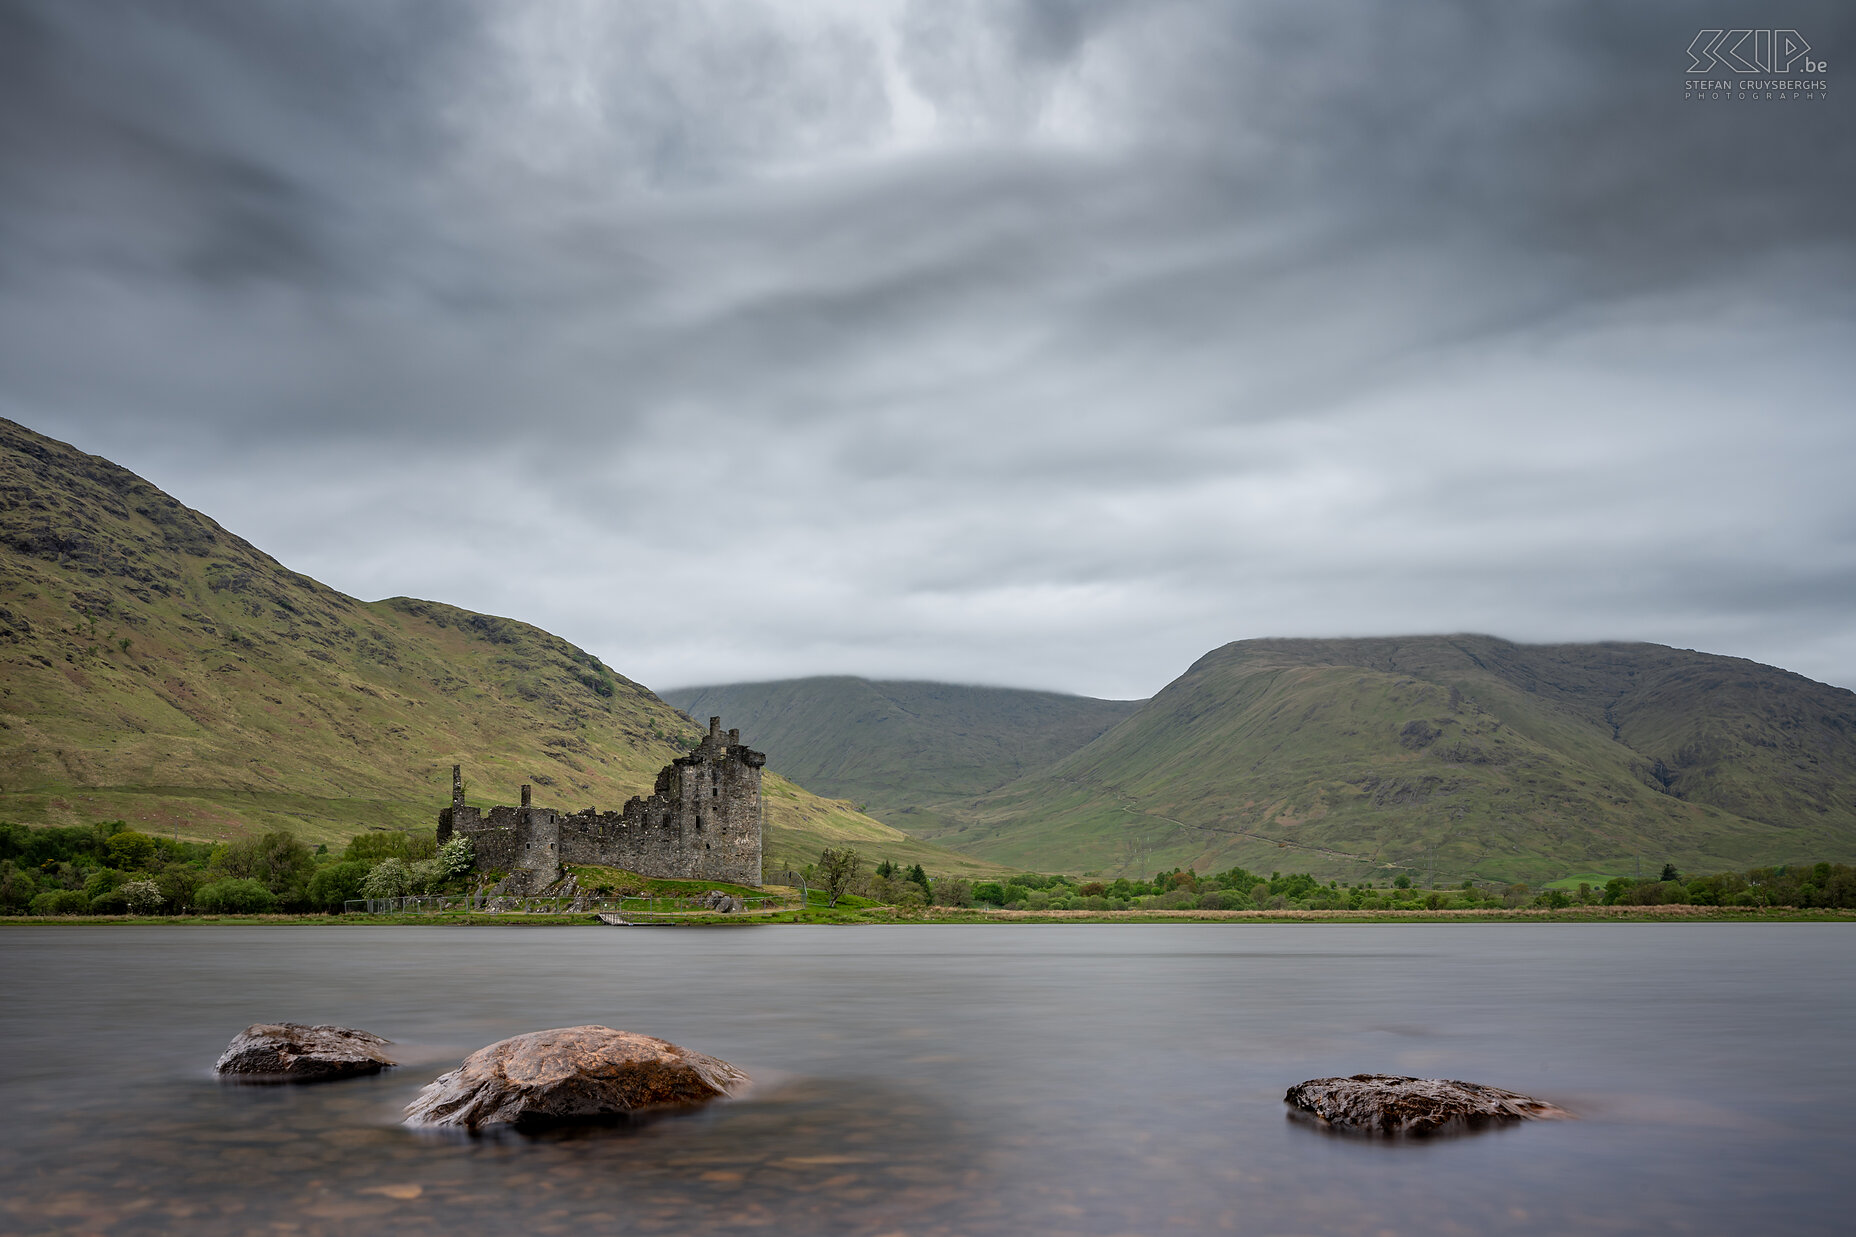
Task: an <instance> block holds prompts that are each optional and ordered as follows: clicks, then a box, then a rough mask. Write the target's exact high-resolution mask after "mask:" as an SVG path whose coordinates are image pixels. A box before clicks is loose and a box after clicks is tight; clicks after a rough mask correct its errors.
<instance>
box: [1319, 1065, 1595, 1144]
mask: <svg viewBox="0 0 1856 1237" xmlns="http://www.w3.org/2000/svg"><path fill="white" fill-rule="evenodd" d="M1283 1101H1284V1102H1285V1103H1287V1104H1289V1105H1291V1106H1292V1107H1293V1108H1295V1109H1296V1110H1297V1113H1298V1114H1306V1115H1307V1116H1309V1117H1311V1118H1313V1119H1314V1120H1316V1121H1318V1122H1320V1123H1321V1124H1322V1125H1324V1126H1330V1127H1332V1128H1334V1129H1338V1130H1346V1131H1351V1132H1356V1133H1361V1134H1436V1133H1442V1132H1448V1131H1451V1130H1456V1129H1464V1130H1470V1129H1478V1128H1480V1127H1482V1126H1486V1125H1495V1124H1502V1123H1506V1122H1510V1121H1535V1120H1543V1119H1553V1118H1562V1117H1570V1116H1572V1114H1571V1113H1569V1112H1567V1111H1566V1110H1565V1109H1564V1108H1558V1107H1555V1106H1554V1105H1552V1104H1549V1103H1547V1102H1546V1101H1545V1100H1537V1099H1535V1098H1533V1097H1532V1096H1529V1095H1520V1094H1517V1093H1516V1092H1513V1091H1504V1090H1502V1089H1501V1088H1500V1087H1485V1086H1483V1085H1482V1084H1480V1083H1475V1082H1456V1081H1453V1080H1451V1079H1447V1078H1406V1077H1402V1076H1400V1075H1397V1074H1355V1075H1353V1076H1352V1077H1350V1078H1313V1079H1310V1080H1309V1081H1307V1082H1299V1083H1297V1084H1296V1085H1295V1086H1293V1087H1290V1088H1289V1093H1288V1094H1287V1095H1285V1096H1283Z"/></svg>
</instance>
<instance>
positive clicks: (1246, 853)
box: [678, 635, 1856, 883]
mask: <svg viewBox="0 0 1856 1237" xmlns="http://www.w3.org/2000/svg"><path fill="white" fill-rule="evenodd" d="M843 682H845V681H842V680H807V681H802V683H800V684H785V685H781V684H773V685H760V690H761V692H762V693H763V696H762V698H763V699H767V700H774V701H777V705H778V707H777V708H773V709H771V710H769V712H768V714H767V716H768V725H767V731H768V734H769V742H770V743H772V744H775V745H777V746H782V747H785V748H787V749H788V750H792V751H795V752H800V753H806V754H807V756H808V758H811V759H813V760H815V761H817V760H819V759H820V755H819V754H820V753H824V754H829V753H833V752H836V751H839V750H843V749H844V748H846V747H852V746H854V745H857V744H862V745H863V746H865V747H870V746H876V747H879V748H885V749H886V750H881V751H877V752H874V753H872V754H870V755H869V756H867V757H866V759H867V760H868V762H869V763H870V764H871V765H872V766H873V767H877V768H884V769H891V770H899V769H903V768H905V767H907V768H911V769H912V770H913V772H914V776H915V781H914V782H912V783H911V784H910V785H909V787H908V790H907V796H908V797H904V796H903V795H901V794H900V793H899V792H898V791H897V790H896V789H895V787H894V785H893V784H891V785H885V786H874V785H865V786H863V787H860V793H862V794H864V795H865V796H866V798H867V799H868V801H869V803H870V806H871V811H872V812H873V813H874V814H875V815H877V816H878V817H879V818H882V819H884V820H886V821H888V822H889V823H892V824H895V825H897V826H899V827H901V828H904V829H908V830H910V831H911V832H914V833H916V834H917V835H918V836H920V837H923V838H926V839H930V840H933V841H935V842H938V843H940V844H943V845H947V846H950V847H956V848H959V849H961V850H963V851H966V852H968V853H970V854H974V855H978V856H983V857H985V858H987V859H991V860H995V861H997V862H1001V863H1006V864H1010V865H1014V866H1021V867H1040V868H1044V869H1063V870H1067V871H1072V872H1083V873H1098V874H1101V875H1105V876H1117V875H1139V874H1141V873H1144V872H1152V871H1154V870H1156V869H1160V868H1171V867H1173V866H1175V865H1179V866H1192V867H1196V868H1197V869H1198V870H1199V871H1201V872H1205V871H1214V870H1218V869H1221V868H1225V867H1228V866H1231V865H1234V864H1241V865H1243V866H1245V867H1248V868H1251V869H1253V870H1257V871H1271V870H1275V869H1282V870H1285V871H1288V870H1296V871H1301V870H1308V871H1312V872H1314V873H1316V874H1318V875H1320V876H1322V877H1323V878H1324V879H1327V878H1337V879H1346V880H1358V879H1380V880H1382V881H1383V880H1387V879H1391V878H1392V877H1394V876H1397V875H1399V874H1400V873H1404V874H1408V875H1412V876H1414V877H1419V878H1422V879H1426V880H1429V879H1432V878H1433V876H1434V878H1435V879H1436V880H1439V881H1445V880H1447V881H1449V882H1451V883H1455V882H1457V881H1460V880H1475V881H1478V882H1490V881H1535V882H1538V881H1542V880H1550V879H1556V878H1560V877H1564V876H1567V875H1569V874H1573V873H1591V874H1594V875H1598V876H1608V875H1626V876H1627V875H1634V874H1637V873H1642V872H1645V871H1646V870H1647V872H1648V874H1650V875H1654V874H1655V872H1656V871H1658V870H1659V869H1660V867H1661V865H1662V864H1664V863H1674V864H1676V865H1677V866H1678V867H1680V868H1682V869H1683V870H1720V869H1727V868H1744V867H1748V866H1751V865H1755V864H1780V863H1789V862H1797V861H1802V860H1818V859H1829V860H1837V861H1848V860H1850V859H1851V858H1852V857H1856V696H1853V695H1852V694H1851V693H1850V692H1848V691H1846V690H1844V689H1842V688H1838V687H1831V686H1828V685H1825V684H1822V683H1816V682H1813V681H1811V680H1809V679H1806V678H1804V677H1802V676H1800V675H1796V674H1792V673H1790V672H1788V671H1784V670H1780V669H1776V668H1774V667H1771V666H1764V665H1759V664H1757V663H1754V662H1749V661H1744V660H1741V659H1737V658H1730V657H1720V656H1714V655H1711V654H1706V653H1697V652H1692V651H1686V650H1679V649H1672V648H1666V647H1663V646H1660V645H1653V644H1565V645H1523V644H1515V643H1512V642H1509V641H1506V640H1501V639H1497V638H1495V637H1492V636H1480V635H1460V636H1420V637H1404V638H1389V639H1359V640H1247V641H1240V642H1237V643H1233V644H1229V645H1226V646H1224V647H1222V648H1219V649H1216V650H1214V651H1212V652H1211V653H1208V654H1206V655H1205V656H1204V657H1203V658H1201V659H1200V660H1199V661H1198V662H1197V663H1195V664H1194V665H1193V666H1192V667H1191V668H1190V669H1189V670H1188V671H1187V672H1186V673H1185V674H1184V675H1182V676H1180V678H1178V679H1177V680H1175V681H1174V682H1172V683H1171V684H1169V685H1168V686H1167V687H1166V688H1165V689H1164V690H1162V691H1161V692H1160V693H1158V694H1157V695H1156V696H1155V697H1154V698H1153V699H1152V700H1150V701H1146V702H1143V703H1140V704H1139V705H1138V706H1137V707H1134V708H1133V709H1132V711H1130V712H1128V713H1127V714H1126V715H1125V716H1124V717H1122V718H1121V720H1119V721H1117V722H1115V724H1113V725H1112V726H1110V727H1109V728H1107V729H1106V730H1105V731H1103V732H1102V733H1101V734H1099V735H1098V736H1096V737H1094V738H1092V739H1089V740H1088V741H1086V742H1083V743H1080V744H1079V745H1078V746H1076V747H1075V748H1074V749H1073V750H1071V751H1069V752H1066V753H1063V754H1061V755H1058V756H1056V757H1054V758H1052V759H1050V760H1049V761H1048V762H1047V763H1045V764H1044V765H1042V766H1041V767H1036V768H1031V769H1028V770H1027V771H1026V772H1024V773H1022V774H1019V775H1018V776H1016V777H1014V778H1012V779H1011V780H1010V781H1007V782H1004V783H1002V784H1000V785H999V786H997V787H996V788H994V789H991V790H987V791H984V792H981V793H977V794H968V795H965V796H964V797H959V796H958V795H957V794H956V793H950V794H948V795H945V796H937V795H936V794H935V793H934V792H935V789H936V784H935V783H934V782H933V780H932V778H930V777H929V776H927V775H928V774H929V773H930V772H931V771H932V766H930V765H927V764H925V763H924V764H912V763H911V762H912V761H913V760H914V755H913V754H914V753H916V752H918V751H921V750H925V749H932V748H933V747H934V746H935V737H934V726H933V725H930V724H929V722H928V720H926V719H924V718H921V717H915V718H911V719H909V722H908V724H907V725H895V726H887V727H886V726H881V725H875V726H872V725H864V726H850V725H848V724H847V723H846V721H845V719H844V718H842V717H840V718H838V719H837V722H838V724H836V725H835V726H833V725H831V724H830V721H829V719H830V716H831V710H830V709H828V708H822V707H821V704H822V703H826V702H830V701H835V700H839V699H842V698H843V696H844V692H845V689H844V688H843V687H842V686H841V684H842V683H843ZM808 684H811V685H815V686H811V687H809V688H808V687H807V685H808ZM807 690H810V691H814V692H817V693H818V694H819V697H820V699H818V700H811V701H808V700H806V699H804V695H805V692H806V691H807ZM915 690H916V691H917V692H918V694H921V695H930V694H931V693H930V692H929V690H928V688H927V686H926V685H918V686H916V687H915ZM946 690H947V691H949V692H954V693H969V692H972V691H973V690H974V689H967V688H947V689H946ZM678 698H679V699H685V700H691V701H695V700H701V699H717V700H722V699H727V700H745V699H753V698H754V693H753V692H752V691H751V690H750V689H749V688H743V687H733V688H726V689H709V690H708V691H707V692H686V693H681V694H679V696H678ZM1097 703H1110V702H1097ZM807 727H810V728H811V730H810V732H808V731H807V729H806V728H807ZM851 731H855V732H856V733H855V734H852V733H849V732H851ZM1010 733H1011V728H1010V727H1006V726H999V727H997V728H996V729H995V731H994V732H993V734H994V738H995V739H997V740H999V741H1007V737H1008V736H1009V735H1010ZM1069 733H1071V734H1074V733H1075V731H1074V730H1072V731H1070V732H1069ZM891 736H894V744H895V745H894V746H893V748H892V747H888V746H887V745H888V744H889V742H890V741H891ZM1055 739H1056V736H1055V735H1050V736H1047V737H1046V740H1045V741H1043V742H1042V744H1041V746H1037V747H1033V746H1032V745H1029V744H1028V745H1027V747H1026V749H1025V754H1026V755H1030V754H1031V753H1033V752H1035V753H1037V754H1038V755H1044V754H1047V753H1048V752H1049V751H1050V749H1051V747H1052V746H1054V745H1056V744H1055ZM990 767H991V768H992V769H994V770H998V769H1002V768H1005V767H1006V762H1005V761H1004V760H1003V759H1002V758H1000V757H999V756H997V755H995V756H994V757H993V758H992V764H991V766H990ZM818 772H819V773H820V774H823V775H826V776H830V771H828V770H826V769H824V768H823V767H819V768H818ZM846 784H847V785H848V784H849V783H846ZM971 784H972V783H971V782H962V781H960V780H959V779H957V778H955V777H951V776H950V777H945V778H944V779H943V780H942V781H941V782H940V783H938V785H939V786H940V787H942V788H945V789H946V790H948V791H949V792H957V791H958V790H959V789H960V788H961V787H963V786H968V785H971ZM911 808H913V809H914V810H910V809H911Z"/></svg>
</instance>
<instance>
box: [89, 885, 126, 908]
mask: <svg viewBox="0 0 1856 1237" xmlns="http://www.w3.org/2000/svg"><path fill="white" fill-rule="evenodd" d="M90 913H91V914H93V915H127V914H128V913H129V899H128V898H126V897H124V896H123V892H122V890H121V889H120V888H118V889H106V890H104V891H103V892H102V893H100V894H98V895H97V896H96V897H94V898H92V899H90Z"/></svg>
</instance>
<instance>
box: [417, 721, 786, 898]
mask: <svg viewBox="0 0 1856 1237" xmlns="http://www.w3.org/2000/svg"><path fill="white" fill-rule="evenodd" d="M766 763H767V757H766V756H765V754H763V753H761V752H757V751H754V750H752V749H750V748H748V747H746V746H744V745H743V744H742V742H741V732H740V731H739V730H730V731H728V732H727V733H726V734H724V733H723V731H722V719H721V718H719V717H712V718H710V719H709V733H708V734H706V735H704V736H703V739H702V742H701V743H699V744H697V745H696V748H695V750H693V751H692V752H690V753H689V755H687V756H679V757H677V758H676V759H675V760H673V761H671V762H670V763H669V764H667V765H665V766H664V768H663V770H662V771H661V772H660V773H658V775H657V781H656V783H655V784H654V786H653V788H652V791H651V793H650V794H649V795H634V796H632V797H631V798H630V799H628V800H627V801H626V803H625V806H624V807H623V808H622V809H620V810H619V811H617V812H601V811H597V810H595V809H593V808H586V809H583V810H581V811H578V812H571V813H570V812H558V811H555V810H554V809H552V808H541V807H536V806H534V804H533V803H532V801H531V798H530V793H529V788H528V787H527V786H524V787H522V793H521V804H520V806H517V807H506V806H499V807H493V808H490V809H489V810H488V811H484V810H482V809H479V808H474V807H470V806H468V805H466V804H465V802H464V777H463V769H462V767H461V766H458V765H453V766H452V767H451V805H450V806H449V807H447V808H445V809H444V811H442V812H440V813H439V815H438V841H439V844H440V845H443V844H444V843H445V842H448V841H450V840H451V839H452V838H454V837H467V838H469V839H471V843H472V845H473V847H474V849H475V851H476V863H475V866H476V869H477V870H478V871H480V872H492V871H502V872H509V873H515V872H519V871H527V872H530V873H533V874H534V877H535V878H541V880H542V882H543V883H547V882H551V881H553V880H555V879H556V878H557V877H558V876H559V875H560V871H561V865H562V864H565V863H587V864H598V865H600V866H603V867H613V868H624V869H626V870H627V871H631V872H637V873H639V874H641V875H644V876H655V877H660V878H667V879H674V880H715V881H730V882H733V883H735V884H740V885H758V884H760V858H761V801H760V771H761V769H762V767H764V766H765V765H766ZM531 879H533V878H531Z"/></svg>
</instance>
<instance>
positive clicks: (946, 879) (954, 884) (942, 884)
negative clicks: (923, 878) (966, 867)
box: [934, 876, 973, 906]
mask: <svg viewBox="0 0 1856 1237" xmlns="http://www.w3.org/2000/svg"><path fill="white" fill-rule="evenodd" d="M934 903H935V905H936V906H972V905H973V886H972V884H971V883H970V882H968V881H967V880H966V878H964V877H960V876H943V877H942V878H941V879H940V880H938V881H936V882H935V883H934Z"/></svg>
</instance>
